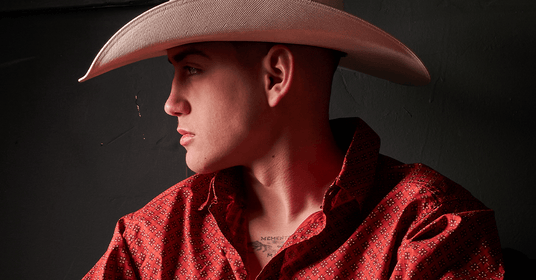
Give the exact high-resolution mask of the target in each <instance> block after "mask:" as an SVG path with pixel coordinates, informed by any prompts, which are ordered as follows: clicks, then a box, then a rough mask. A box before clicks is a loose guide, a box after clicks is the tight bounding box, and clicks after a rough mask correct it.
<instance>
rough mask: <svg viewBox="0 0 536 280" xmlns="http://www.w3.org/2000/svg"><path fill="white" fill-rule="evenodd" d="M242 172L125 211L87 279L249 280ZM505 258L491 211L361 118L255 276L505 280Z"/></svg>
mask: <svg viewBox="0 0 536 280" xmlns="http://www.w3.org/2000/svg"><path fill="white" fill-rule="evenodd" d="M343 127H347V124H344V125H343ZM346 130H347V129H346ZM342 131H343V134H344V133H345V132H344V129H343V130H342ZM334 133H335V135H338V133H337V132H334ZM346 134H347V132H346ZM240 178H241V175H240V168H231V169H228V170H224V171H220V172H218V173H215V174H210V175H194V176H192V177H190V178H188V179H186V180H185V181H183V182H180V183H179V184H177V185H175V186H173V187H171V188H170V189H168V190H167V191H165V192H164V193H162V194H161V195H159V196H158V197H156V198H155V199H154V200H153V201H151V202H150V203H149V204H147V205H146V206H145V207H143V208H142V209H140V210H139V211H137V212H135V213H132V214H129V215H127V216H125V217H123V218H121V219H120V220H119V222H118V223H117V227H116V229H115V233H114V236H113V239H112V242H111V244H110V246H109V248H108V250H107V251H106V253H105V254H104V256H103V257H102V258H101V259H100V260H99V262H98V263H97V264H96V265H95V266H94V267H93V269H92V270H91V271H90V272H89V273H88V274H87V275H86V276H85V278H84V279H201V278H203V279H246V278H247V277H248V275H247V270H246V266H245V264H246V263H247V259H246V250H247V249H246V242H247V224H246V219H245V212H244V203H243V200H242V199H243V193H242V192H241V190H243V188H242V186H241V184H242V182H241V181H240ZM501 258H502V256H501V248H500V243H499V238H498V234H497V228H496V225H495V220H494V214H493V211H492V210H490V209H488V208H486V207H485V206H484V205H483V204H482V203H481V202H479V201H478V200H476V199H475V198H474V197H473V196H471V194H470V193H469V192H468V191H466V190H465V189H463V188H461V187H460V186H458V185H457V184H455V183H453V182H452V181H450V180H448V179H447V178H445V177H443V176H441V175H440V174H438V173H437V172H435V171H433V170H432V169H430V168H428V167H426V166H424V165H421V164H400V163H398V162H396V161H394V160H392V159H389V158H387V157H384V156H381V155H379V139H378V136H377V135H376V134H375V133H374V132H373V131H372V130H371V129H370V128H369V127H368V126H367V125H366V124H364V123H363V122H362V121H361V120H357V129H356V132H355V134H354V136H353V140H352V143H351V145H350V147H349V149H348V152H347V154H346V157H345V161H344V164H343V168H342V170H341V173H340V175H339V176H338V177H337V179H336V180H335V182H334V183H333V184H332V186H331V187H330V188H329V190H328V191H327V192H326V195H325V197H324V204H323V207H322V209H321V210H320V211H318V212H316V213H314V214H313V215H311V216H310V217H308V218H307V219H306V221H304V222H303V223H302V224H301V225H300V227H299V228H298V229H297V230H296V232H295V233H294V234H293V235H292V236H290V237H289V238H288V240H287V241H286V243H285V245H284V246H283V247H282V248H281V249H280V250H279V252H278V254H277V255H275V256H274V257H273V259H272V260H271V261H270V262H269V263H268V264H267V265H266V267H265V268H264V270H263V271H262V272H261V274H260V275H259V276H258V279H502V278H503V275H504V268H503V265H502V260H501Z"/></svg>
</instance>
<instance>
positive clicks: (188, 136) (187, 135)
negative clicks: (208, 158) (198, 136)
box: [177, 128, 195, 146]
mask: <svg viewBox="0 0 536 280" xmlns="http://www.w3.org/2000/svg"><path fill="white" fill-rule="evenodd" d="M177 132H179V134H181V135H182V137H181V141H180V144H181V145H182V146H186V145H188V144H189V143H190V142H192V140H193V139H194V137H195V134H193V133H191V132H189V131H187V130H184V129H182V128H178V129H177Z"/></svg>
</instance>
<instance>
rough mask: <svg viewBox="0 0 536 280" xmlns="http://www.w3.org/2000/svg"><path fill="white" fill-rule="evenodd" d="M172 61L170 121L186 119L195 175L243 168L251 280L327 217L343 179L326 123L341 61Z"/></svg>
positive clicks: (184, 53)
mask: <svg viewBox="0 0 536 280" xmlns="http://www.w3.org/2000/svg"><path fill="white" fill-rule="evenodd" d="M168 58H169V60H170V62H171V63H172V64H173V66H174V68H175V76H174V79H173V84H172V88H171V93H170V96H169V98H168V100H167V102H166V105H165V111H166V112H167V113H168V114H170V115H172V116H175V117H177V119H178V131H179V133H181V134H183V135H184V136H183V138H181V144H182V145H183V146H184V147H185V148H186V150H187V153H186V162H187V164H188V166H189V167H190V169H192V170H194V171H195V172H198V173H208V172H214V171H217V170H221V169H224V168H228V167H233V166H242V167H243V170H244V172H243V173H244V183H245V186H246V188H247V191H246V193H247V206H246V207H247V211H246V212H247V213H248V217H247V219H248V226H249V238H250V242H249V244H250V250H249V253H248V256H247V261H246V266H247V268H248V271H249V274H250V276H251V278H252V279H253V278H255V276H256V275H258V273H259V272H260V270H261V269H262V267H264V266H265V265H266V264H267V263H268V262H269V261H270V259H271V258H272V257H273V256H274V255H275V254H276V253H277V250H279V248H280V247H281V246H282V245H283V244H284V242H285V240H286V239H287V238H288V237H289V236H291V235H292V233H293V232H294V231H295V230H296V229H297V228H298V226H299V225H300V224H301V223H302V222H303V221H304V220H305V219H306V218H307V217H308V216H310V215H311V214H313V213H315V212H317V211H319V210H320V207H321V205H322V202H323V195H324V193H325V191H326V189H327V188H328V187H329V186H330V184H331V183H332V182H333V180H334V179H335V177H336V176H337V175H338V173H339V171H340V168H341V165H342V161H343V157H344V155H343V152H342V151H340V150H339V149H338V148H337V146H336V144H335V141H334V139H333V136H332V134H331V130H330V127H329V115H328V113H329V94H330V91H331V82H332V76H333V71H334V70H335V67H336V59H335V58H334V56H333V52H331V51H327V50H324V49H320V48H313V47H305V46H297V45H280V44H262V43H260V44H252V43H239V44H238V45H237V44H233V43H228V42H218V43H199V44H191V45H185V46H179V47H175V48H173V49H170V50H168Z"/></svg>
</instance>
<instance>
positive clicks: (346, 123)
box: [327, 118, 380, 206]
mask: <svg viewBox="0 0 536 280" xmlns="http://www.w3.org/2000/svg"><path fill="white" fill-rule="evenodd" d="M330 124H331V130H332V133H333V136H334V138H335V141H336V142H337V145H339V148H340V149H341V150H346V155H345V157H344V162H343V165H342V168H341V172H340V173H339V175H338V176H337V178H336V179H335V182H334V183H333V185H335V186H338V187H340V188H341V189H343V190H345V192H343V193H337V192H331V193H333V194H332V195H337V196H339V197H338V198H337V199H330V201H333V204H332V205H334V204H339V203H341V202H342V201H341V200H347V199H348V198H351V199H355V200H357V202H358V203H359V205H360V206H361V205H363V202H364V201H365V199H366V197H367V195H368V194H369V192H370V190H371V189H372V186H373V183H374V177H375V174H376V166H377V163H378V156H379V152H380V137H379V136H378V134H376V133H375V132H374V131H373V130H372V129H371V128H370V127H369V126H368V125H367V124H366V123H365V122H364V121H363V120H361V119H359V118H349V119H348V118H346V119H336V120H332V121H331V122H330ZM352 128H353V129H352ZM328 195H330V192H328V193H327V196H328Z"/></svg>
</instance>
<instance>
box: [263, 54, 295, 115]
mask: <svg viewBox="0 0 536 280" xmlns="http://www.w3.org/2000/svg"><path fill="white" fill-rule="evenodd" d="M262 67H263V70H264V71H263V75H264V76H263V79H264V91H265V92H266V97H267V99H268V104H269V105H270V106H271V107H275V106H276V105H277V104H279V102H280V101H281V99H282V98H283V97H285V95H286V94H287V93H288V92H289V90H290V86H291V84H292V80H293V77H294V56H293V54H292V52H291V51H290V50H289V48H288V47H287V46H285V45H274V46H273V47H272V48H271V49H270V50H269V51H268V53H267V54H266V56H265V57H264V58H263V60H262Z"/></svg>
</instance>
